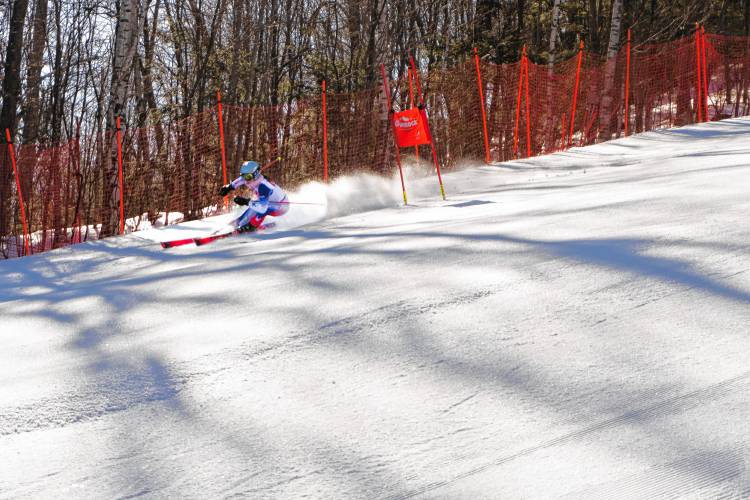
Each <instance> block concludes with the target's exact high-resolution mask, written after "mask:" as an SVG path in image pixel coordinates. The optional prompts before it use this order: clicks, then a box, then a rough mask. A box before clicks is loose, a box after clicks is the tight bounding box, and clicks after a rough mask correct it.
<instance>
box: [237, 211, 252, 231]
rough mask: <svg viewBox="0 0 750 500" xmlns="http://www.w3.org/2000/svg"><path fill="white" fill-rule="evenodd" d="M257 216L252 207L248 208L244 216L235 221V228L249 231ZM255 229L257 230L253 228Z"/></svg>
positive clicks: (243, 213)
mask: <svg viewBox="0 0 750 500" xmlns="http://www.w3.org/2000/svg"><path fill="white" fill-rule="evenodd" d="M254 216H255V210H253V209H252V207H247V210H245V211H244V212H242V215H240V216H239V217H238V218H237V219H236V220H235V221H234V227H236V228H237V229H239V230H240V231H242V230H248V229H250V226H251V222H250V221H251V220H252V219H253V217H254ZM253 229H255V226H253Z"/></svg>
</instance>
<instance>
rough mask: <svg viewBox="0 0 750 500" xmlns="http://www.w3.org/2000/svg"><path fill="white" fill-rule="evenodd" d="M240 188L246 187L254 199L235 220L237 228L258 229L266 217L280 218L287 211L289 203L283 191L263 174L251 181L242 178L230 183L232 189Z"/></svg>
mask: <svg viewBox="0 0 750 500" xmlns="http://www.w3.org/2000/svg"><path fill="white" fill-rule="evenodd" d="M240 186H246V187H247V188H248V189H249V190H250V191H251V192H252V198H254V199H253V201H252V202H250V204H249V205H248V207H247V210H245V211H244V212H243V213H242V215H240V217H239V218H238V219H237V222H236V226H237V227H242V226H245V225H247V224H250V225H251V226H253V227H256V228H258V227H260V226H261V225H262V224H263V219H265V218H266V216H268V215H270V216H272V217H280V216H282V215H284V214H285V213H287V212H288V211H289V202H288V201H287V197H286V193H285V192H284V190H283V189H281V188H280V187H279V186H277V185H276V184H274V183H273V182H271V181H269V180H268V179H266V178H265V177H263V174H261V175H259V176H258V177H257V178H256V179H253V180H251V181H247V180H245V179H244V177H242V176H240V177H237V178H236V179H235V180H233V181H232V188H233V189H237V188H239V187H240Z"/></svg>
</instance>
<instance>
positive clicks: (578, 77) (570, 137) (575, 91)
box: [568, 40, 583, 147]
mask: <svg viewBox="0 0 750 500" xmlns="http://www.w3.org/2000/svg"><path fill="white" fill-rule="evenodd" d="M582 62H583V40H581V44H580V46H579V47H578V68H577V69H576V84H575V87H574V89H573V105H572V108H571V112H570V131H569V132H568V147H571V146H572V145H573V130H574V127H575V121H576V107H577V106H578V87H579V85H580V83H581V63H582Z"/></svg>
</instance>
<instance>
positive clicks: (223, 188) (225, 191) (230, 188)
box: [219, 184, 234, 196]
mask: <svg viewBox="0 0 750 500" xmlns="http://www.w3.org/2000/svg"><path fill="white" fill-rule="evenodd" d="M230 191H234V187H233V186H232V185H231V184H227V185H226V186H221V189H219V195H221V196H226V195H228V194H229V192H230Z"/></svg>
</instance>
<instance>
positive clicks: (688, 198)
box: [0, 119, 750, 499]
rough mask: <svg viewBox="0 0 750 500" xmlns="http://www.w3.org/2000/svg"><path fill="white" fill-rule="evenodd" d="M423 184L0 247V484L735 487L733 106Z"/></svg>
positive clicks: (744, 126) (196, 489)
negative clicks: (224, 229)
mask: <svg viewBox="0 0 750 500" xmlns="http://www.w3.org/2000/svg"><path fill="white" fill-rule="evenodd" d="M444 181H445V188H446V192H447V194H448V201H445V202H443V201H441V200H439V196H438V187H437V183H436V182H435V179H434V178H433V177H427V178H424V179H421V180H417V179H410V180H409V182H408V184H407V190H408V191H409V196H410V200H409V201H410V202H411V203H413V205H411V206H409V207H406V208H404V207H400V206H399V202H400V197H401V193H400V187H399V185H398V183H397V181H395V180H394V181H393V182H388V181H383V180H375V179H368V178H364V177H362V178H354V179H344V180H342V181H340V182H338V183H336V184H334V185H332V186H329V187H325V186H319V185H312V186H307V187H306V188H305V189H304V190H302V191H301V192H299V193H295V194H294V195H293V196H292V200H297V201H300V202H305V203H326V204H328V206H329V209H330V210H329V213H328V214H327V215H326V210H325V207H323V206H321V205H303V204H299V205H295V206H294V207H293V209H292V211H291V212H290V214H289V216H288V218H287V219H283V218H282V219H279V221H278V223H279V225H278V227H277V230H276V232H273V233H267V234H262V235H260V236H253V235H243V236H238V237H235V238H229V239H226V240H222V241H219V242H216V243H214V244H211V245H209V246H204V247H194V246H191V247H180V248H178V249H172V250H169V251H164V250H162V249H161V247H160V246H159V245H158V244H156V243H154V242H151V241H147V240H145V239H144V237H148V238H153V239H168V238H167V236H168V235H167V231H171V232H172V233H181V234H182V233H192V232H195V231H198V232H201V231H206V230H207V229H206V228H207V227H208V226H209V225H211V224H212V222H205V221H202V222H200V223H194V224H193V225H192V226H191V225H187V226H188V227H189V229H185V228H184V227H185V226H183V227H182V228H179V227H177V228H171V229H169V230H166V231H164V232H161V233H160V232H157V231H152V232H150V233H144V234H141V235H140V236H136V235H129V236H127V237H122V238H114V239H109V240H103V241H100V242H95V243H89V244H84V245H79V246H75V247H71V248H67V249H63V250H60V251H54V252H49V253H45V254H41V255H38V256H33V257H30V258H24V259H15V260H11V261H5V262H0V281H1V282H2V284H3V285H2V288H0V325H1V326H0V331H1V332H2V333H1V334H0V339H1V340H2V349H0V464H2V465H0V498H29V497H30V498H38V497H49V498H131V497H135V496H140V497H144V498H228V497H248V498H301V497H306V498H322V499H329V498H347V499H348V498H363V499H371V498H393V499H395V498H409V497H421V498H466V499H475V498H571V499H573V498H586V499H591V498H659V497H669V498H674V497H688V498H715V497H722V498H750V470H749V469H748V467H749V465H750V252H749V251H748V248H749V247H750V226H749V225H748V220H750V120H746V119H740V120H728V121H725V122H719V123H711V124H703V125H698V126H693V127H689V128H685V129H678V130H669V131H662V132H654V133H648V134H644V135H641V136H636V137H632V138H628V139H623V140H619V141H614V142H611V143H607V144H602V145H598V146H594V147H588V148H582V149H573V150H571V151H568V152H564V153H559V154H555V155H551V156H547V157H542V158H533V159H531V160H528V161H518V162H513V163H510V164H502V165H496V166H476V167H472V168H467V169H466V170H463V171H460V172H455V173H451V174H447V175H445V176H444ZM365 210H368V211H365ZM196 224H197V225H196Z"/></svg>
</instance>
